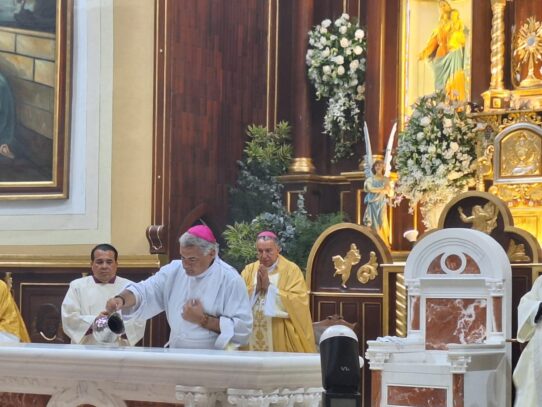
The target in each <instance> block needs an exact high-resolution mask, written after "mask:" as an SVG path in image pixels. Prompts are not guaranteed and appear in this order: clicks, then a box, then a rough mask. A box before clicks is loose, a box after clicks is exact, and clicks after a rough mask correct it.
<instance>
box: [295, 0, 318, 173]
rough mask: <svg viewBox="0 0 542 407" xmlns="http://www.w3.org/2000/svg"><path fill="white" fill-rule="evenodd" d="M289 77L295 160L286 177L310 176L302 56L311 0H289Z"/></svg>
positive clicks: (307, 93) (311, 166) (307, 100)
mask: <svg viewBox="0 0 542 407" xmlns="http://www.w3.org/2000/svg"><path fill="white" fill-rule="evenodd" d="M292 9H293V16H292V19H293V24H292V25H293V30H294V31H293V47H292V48H293V49H292V78H293V84H294V85H293V86H294V92H293V93H294V103H293V117H294V119H293V144H294V154H295V158H294V160H293V161H292V164H291V165H290V168H289V172H290V174H312V173H314V171H315V168H314V164H313V163H312V157H311V120H310V85H309V81H308V78H307V68H306V65H305V55H306V54H307V46H308V32H309V31H310V30H311V28H312V24H313V21H312V20H313V11H314V0H293V4H292Z"/></svg>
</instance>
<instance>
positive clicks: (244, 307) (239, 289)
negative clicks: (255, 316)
mask: <svg viewBox="0 0 542 407" xmlns="http://www.w3.org/2000/svg"><path fill="white" fill-rule="evenodd" d="M232 270H233V269H232ZM233 272H234V273H237V271H235V270H233ZM228 283H230V284H227V286H225V287H222V289H224V290H227V291H226V292H227V293H228V295H227V296H226V303H225V304H224V312H223V314H222V315H217V317H219V319H220V334H219V335H218V337H217V338H216V341H215V348H216V349H226V347H228V348H229V347H237V346H242V345H247V344H248V342H249V340H250V334H251V333H252V307H251V306H250V300H249V298H248V293H247V289H246V286H245V282H244V281H243V279H242V278H241V277H240V276H239V274H237V275H236V278H234V279H232V280H230V281H228Z"/></svg>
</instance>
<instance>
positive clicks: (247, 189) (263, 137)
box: [230, 122, 292, 222]
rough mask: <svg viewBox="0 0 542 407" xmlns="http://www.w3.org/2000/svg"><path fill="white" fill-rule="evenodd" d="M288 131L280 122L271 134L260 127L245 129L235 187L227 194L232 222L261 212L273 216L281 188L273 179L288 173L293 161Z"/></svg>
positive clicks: (287, 127)
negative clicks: (244, 141)
mask: <svg viewBox="0 0 542 407" xmlns="http://www.w3.org/2000/svg"><path fill="white" fill-rule="evenodd" d="M290 132H291V127H290V125H289V124H288V123H287V122H280V123H279V124H277V127H276V128H275V130H274V131H269V130H268V129H267V128H265V127H263V126H256V125H252V126H249V127H248V130H247V136H248V137H249V140H248V141H247V142H246V146H245V149H244V150H243V159H242V160H241V161H239V162H238V164H239V178H238V180H237V185H236V187H234V188H232V189H231V190H230V203H231V217H232V219H233V221H235V222H240V221H249V220H251V219H254V218H255V217H256V216H257V215H258V214H260V213H262V212H274V209H275V205H274V203H276V202H278V201H281V191H282V186H281V185H280V184H279V183H278V182H277V181H276V177H277V176H279V175H283V174H285V173H286V171H287V170H288V166H289V165H290V163H291V161H292V146H291V145H290V144H289V141H290Z"/></svg>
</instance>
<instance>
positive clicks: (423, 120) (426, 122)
mask: <svg viewBox="0 0 542 407" xmlns="http://www.w3.org/2000/svg"><path fill="white" fill-rule="evenodd" d="M430 123H431V119H430V118H429V117H427V116H424V117H422V118H421V119H420V124H421V125H422V126H423V127H427V126H429V124H430Z"/></svg>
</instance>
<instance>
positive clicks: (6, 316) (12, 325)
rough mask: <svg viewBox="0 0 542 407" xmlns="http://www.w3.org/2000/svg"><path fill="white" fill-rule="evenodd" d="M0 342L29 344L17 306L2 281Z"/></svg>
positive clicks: (0, 288) (0, 291)
mask: <svg viewBox="0 0 542 407" xmlns="http://www.w3.org/2000/svg"><path fill="white" fill-rule="evenodd" d="M0 342H30V338H29V337H28V332H27V330H26V326H25V325H24V321H23V319H22V317H21V314H20V313H19V309H18V308H17V304H15V301H14V300H13V297H12V296H11V293H10V292H9V288H8V286H7V285H6V283H4V282H3V281H2V280H0Z"/></svg>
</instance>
